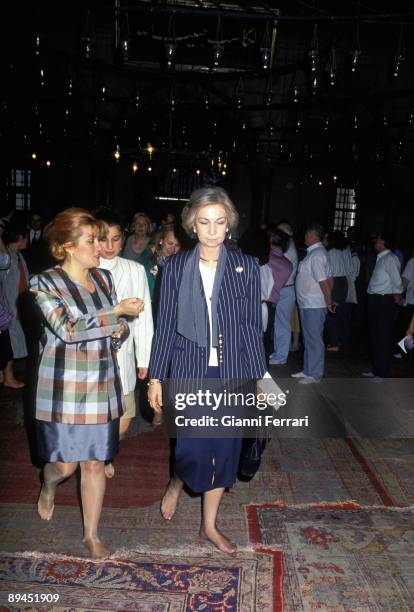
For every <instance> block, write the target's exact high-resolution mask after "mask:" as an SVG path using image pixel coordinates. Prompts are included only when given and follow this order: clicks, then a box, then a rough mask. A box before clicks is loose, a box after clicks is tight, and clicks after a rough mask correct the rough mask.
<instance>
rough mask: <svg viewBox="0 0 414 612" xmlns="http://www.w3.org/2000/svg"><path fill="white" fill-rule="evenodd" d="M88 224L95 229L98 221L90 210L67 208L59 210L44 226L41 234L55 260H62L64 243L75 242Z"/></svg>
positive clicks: (64, 251)
mask: <svg viewBox="0 0 414 612" xmlns="http://www.w3.org/2000/svg"><path fill="white" fill-rule="evenodd" d="M86 225H90V226H91V227H93V228H94V229H95V230H97V229H98V228H97V226H98V223H97V221H96V219H95V217H93V216H92V215H91V213H90V212H88V211H87V210H84V209H83V208H67V209H66V210H63V211H62V212H60V213H59V214H58V215H56V217H55V218H54V219H53V220H52V221H51V222H50V223H49V224H48V225H47V226H46V227H45V231H44V232H43V236H44V238H45V240H46V241H47V242H48V243H49V250H50V253H51V254H52V256H53V257H54V258H55V259H57V261H63V260H64V259H65V257H66V249H65V248H64V246H63V245H64V244H68V243H72V244H74V245H75V244H76V242H77V240H78V239H79V237H80V236H81V234H82V228H83V227H84V226H86Z"/></svg>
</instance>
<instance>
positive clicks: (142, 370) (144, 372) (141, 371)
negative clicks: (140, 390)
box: [137, 368, 148, 380]
mask: <svg viewBox="0 0 414 612" xmlns="http://www.w3.org/2000/svg"><path fill="white" fill-rule="evenodd" d="M137 376H138V378H139V379H140V380H144V379H145V378H147V376H148V368H138V370H137Z"/></svg>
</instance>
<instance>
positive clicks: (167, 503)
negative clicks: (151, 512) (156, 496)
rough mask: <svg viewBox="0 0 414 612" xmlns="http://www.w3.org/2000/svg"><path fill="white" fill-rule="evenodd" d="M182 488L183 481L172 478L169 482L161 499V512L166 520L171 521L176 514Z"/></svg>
mask: <svg viewBox="0 0 414 612" xmlns="http://www.w3.org/2000/svg"><path fill="white" fill-rule="evenodd" d="M182 488H183V486H182V483H181V481H180V482H179V483H175V482H174V480H170V482H169V483H168V487H167V489H166V491H165V493H164V496H163V498H162V500H161V514H162V516H163V518H165V520H166V521H170V520H171V519H172V517H173V516H174V514H175V511H176V509H177V504H178V498H179V497H180V493H181V490H182Z"/></svg>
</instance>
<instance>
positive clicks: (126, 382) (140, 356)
mask: <svg viewBox="0 0 414 612" xmlns="http://www.w3.org/2000/svg"><path fill="white" fill-rule="evenodd" d="M97 218H98V219H99V220H100V221H101V223H102V231H101V235H100V237H99V244H100V248H101V257H100V264H99V267H101V268H103V269H104V270H109V271H110V272H111V274H112V276H113V279H114V283H115V291H116V294H117V298H118V300H119V301H121V300H123V299H125V298H127V297H128V298H130V297H135V298H140V299H141V300H143V301H144V310H143V312H141V314H140V315H139V316H138V317H136V318H135V319H132V320H129V321H128V324H129V329H130V334H129V336H128V338H127V339H126V340H125V341H124V342H123V343H122V346H121V348H120V349H119V350H118V351H117V359H118V365H119V373H120V378H121V384H122V391H123V394H124V399H125V411H124V414H123V415H122V417H121V419H120V423H119V436H120V439H122V438H123V437H124V436H125V434H126V432H127V430H128V427H129V425H130V423H131V420H132V419H133V417H134V416H135V414H136V407H135V395H134V391H135V386H136V382H137V378H139V379H140V380H144V379H145V378H146V377H147V373H148V364H149V358H150V354H151V344H152V336H153V333H154V328H153V321H152V309H151V298H150V293H149V288H148V281H147V275H146V272H145V268H144V266H142V265H141V264H139V263H137V262H135V261H131V260H129V259H125V258H123V257H119V253H120V251H121V249H122V242H123V233H122V229H121V226H120V223H119V220H118V219H117V217H116V215H114V214H113V213H111V212H110V211H108V212H104V213H102V214H101V215H100V214H98V215H97ZM136 368H137V369H138V371H137V369H136ZM105 474H106V476H107V477H109V478H110V477H112V476H113V475H114V468H113V466H112V463H109V464H107V465H106V466H105Z"/></svg>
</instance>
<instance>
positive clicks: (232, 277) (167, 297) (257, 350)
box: [149, 250, 266, 380]
mask: <svg viewBox="0 0 414 612" xmlns="http://www.w3.org/2000/svg"><path fill="white" fill-rule="evenodd" d="M189 255H190V252H189V251H185V252H182V253H178V254H177V255H174V256H173V257H170V258H169V259H168V261H167V263H166V264H165V267H164V271H163V276H162V284H161V297H160V305H159V310H158V318H157V329H156V333H155V336H154V341H153V345H152V351H151V359H150V365H149V376H150V378H159V379H160V380H163V379H165V378H167V377H168V376H169V377H171V378H172V379H183V380H184V379H190V378H191V379H200V378H203V377H204V376H205V374H206V372H207V367H208V358H209V349H208V348H199V347H198V346H197V345H196V344H195V343H194V342H191V341H190V340H187V338H184V336H182V335H181V334H178V333H177V331H176V328H177V304H178V290H179V287H180V282H181V278H182V274H183V270H184V266H185V264H186V262H187V259H188V257H189ZM201 288H202V283H201V278H200V290H201ZM217 316H218V326H217V330H218V337H219V347H218V351H217V352H218V358H219V368H220V378H222V379H224V380H229V379H239V380H240V379H248V380H251V379H260V378H262V377H263V375H264V373H265V372H266V359H265V353H264V347H263V334H262V318H261V304H260V273H259V265H258V262H257V261H256V260H255V259H254V258H253V257H250V256H249V255H244V254H243V253H241V252H240V251H238V250H237V251H235V250H228V251H227V261H226V267H225V270H224V274H223V279H222V283H221V287H220V292H219V296H218V305H217ZM207 326H208V317H207V313H206V327H207Z"/></svg>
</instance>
